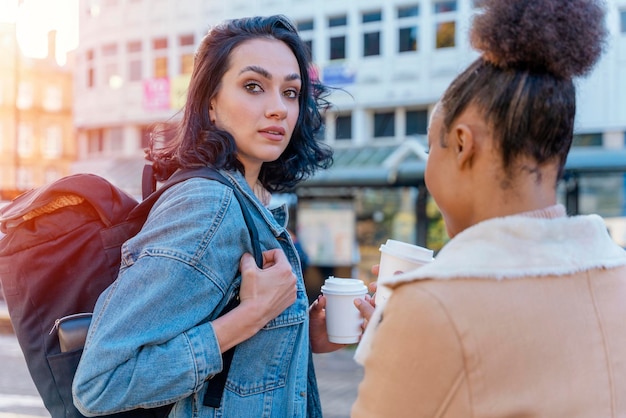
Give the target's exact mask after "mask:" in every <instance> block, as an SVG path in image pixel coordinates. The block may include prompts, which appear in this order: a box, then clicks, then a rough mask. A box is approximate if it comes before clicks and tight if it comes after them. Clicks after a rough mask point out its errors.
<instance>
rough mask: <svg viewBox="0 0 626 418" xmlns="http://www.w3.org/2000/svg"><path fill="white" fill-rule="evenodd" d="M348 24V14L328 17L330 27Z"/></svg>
mask: <svg viewBox="0 0 626 418" xmlns="http://www.w3.org/2000/svg"><path fill="white" fill-rule="evenodd" d="M347 24H348V17H347V16H345V15H344V16H338V17H329V18H328V27H329V28H334V27H337V26H346V25H347Z"/></svg>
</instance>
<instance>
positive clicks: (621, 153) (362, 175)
mask: <svg viewBox="0 0 626 418" xmlns="http://www.w3.org/2000/svg"><path fill="white" fill-rule="evenodd" d="M427 157H428V155H427V154H426V152H425V147H424V145H423V144H422V142H421V141H419V140H414V139H410V140H407V141H404V142H403V143H401V144H399V145H394V146H376V145H366V146H361V147H351V148H341V149H336V150H335V162H334V164H333V166H332V167H331V168H329V169H327V170H320V171H319V172H317V173H316V174H315V176H313V177H312V178H310V179H308V180H306V181H304V182H302V183H301V184H300V185H298V188H322V187H323V188H326V187H330V188H332V187H404V186H417V185H418V184H419V183H420V182H422V181H423V179H424V170H425V168H426V159H427ZM609 172H626V149H622V148H618V149H610V148H599V147H576V148H573V149H572V150H571V151H570V153H569V155H568V158H567V162H566V164H565V175H566V176H572V175H578V174H600V173H609Z"/></svg>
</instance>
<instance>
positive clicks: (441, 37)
mask: <svg viewBox="0 0 626 418" xmlns="http://www.w3.org/2000/svg"><path fill="white" fill-rule="evenodd" d="M436 33H437V34H436V37H435V48H437V49H439V48H451V47H454V45H455V41H454V38H455V34H456V22H441V23H437V25H436Z"/></svg>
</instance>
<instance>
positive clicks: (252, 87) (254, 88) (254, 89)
mask: <svg viewBox="0 0 626 418" xmlns="http://www.w3.org/2000/svg"><path fill="white" fill-rule="evenodd" d="M243 87H244V88H245V89H246V90H248V91H249V92H250V93H261V92H262V91H263V88H262V87H261V85H260V84H259V83H257V82H254V81H250V82H248V83H246V84H244V86H243Z"/></svg>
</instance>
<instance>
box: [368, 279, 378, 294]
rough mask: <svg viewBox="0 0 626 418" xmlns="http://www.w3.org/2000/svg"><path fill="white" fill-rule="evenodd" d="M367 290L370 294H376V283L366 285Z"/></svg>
mask: <svg viewBox="0 0 626 418" xmlns="http://www.w3.org/2000/svg"><path fill="white" fill-rule="evenodd" d="M367 290H369V291H370V293H376V291H377V290H378V282H371V283H370V284H368V285H367Z"/></svg>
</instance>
